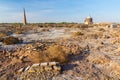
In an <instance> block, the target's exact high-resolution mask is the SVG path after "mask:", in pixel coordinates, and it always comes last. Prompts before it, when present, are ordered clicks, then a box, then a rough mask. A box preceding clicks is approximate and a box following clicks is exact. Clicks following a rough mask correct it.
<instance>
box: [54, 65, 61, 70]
mask: <svg viewBox="0 0 120 80" xmlns="http://www.w3.org/2000/svg"><path fill="white" fill-rule="evenodd" d="M53 69H54V70H55V71H61V67H60V66H53Z"/></svg>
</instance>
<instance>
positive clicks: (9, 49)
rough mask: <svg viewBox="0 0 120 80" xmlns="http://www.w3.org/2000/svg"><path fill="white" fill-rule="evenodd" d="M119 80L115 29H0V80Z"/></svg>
mask: <svg viewBox="0 0 120 80" xmlns="http://www.w3.org/2000/svg"><path fill="white" fill-rule="evenodd" d="M50 62H53V63H54V64H55V66H54V65H51V66H50V64H51V63H50ZM46 63H47V64H46ZM56 63H58V64H59V66H58V65H57V64H56ZM43 64H46V65H45V66H44V67H42V68H41V65H43ZM33 65H35V66H33ZM42 69H43V70H42ZM119 79H120V27H119V25H118V27H116V28H112V27H109V24H101V25H100V24H99V25H98V24H94V25H84V24H78V23H61V24H60V23H56V24H55V23H48V24H47V23H46V24H45V23H44V24H28V25H25V26H23V25H22V26H21V24H1V25H0V80H119Z"/></svg>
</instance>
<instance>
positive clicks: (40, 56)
mask: <svg viewBox="0 0 120 80" xmlns="http://www.w3.org/2000/svg"><path fill="white" fill-rule="evenodd" d="M25 54H27V57H28V59H29V60H30V61H32V62H33V63H41V62H51V61H56V62H60V63H65V62H67V61H68V53H67V52H66V51H64V50H63V48H62V47H61V46H59V45H51V46H49V48H48V49H47V50H44V51H40V50H32V51H29V50H28V51H26V53H25Z"/></svg>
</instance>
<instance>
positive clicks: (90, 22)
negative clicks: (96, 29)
mask: <svg viewBox="0 0 120 80" xmlns="http://www.w3.org/2000/svg"><path fill="white" fill-rule="evenodd" d="M84 23H85V24H93V19H92V17H91V16H88V17H87V18H86V19H85V21H84Z"/></svg>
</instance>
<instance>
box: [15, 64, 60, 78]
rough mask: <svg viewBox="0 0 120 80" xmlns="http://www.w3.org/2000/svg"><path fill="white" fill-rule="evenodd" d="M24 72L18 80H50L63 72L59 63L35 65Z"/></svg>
mask: <svg viewBox="0 0 120 80" xmlns="http://www.w3.org/2000/svg"><path fill="white" fill-rule="evenodd" d="M20 71H22V73H21V75H20V76H19V77H18V79H17V80H49V79H51V78H52V77H53V76H57V75H58V74H60V72H61V67H60V64H59V63H58V62H45V63H38V64H33V65H32V66H28V67H27V68H25V69H24V70H21V69H20Z"/></svg>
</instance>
